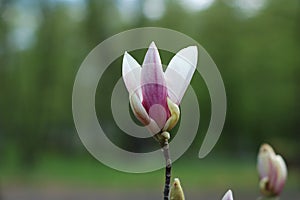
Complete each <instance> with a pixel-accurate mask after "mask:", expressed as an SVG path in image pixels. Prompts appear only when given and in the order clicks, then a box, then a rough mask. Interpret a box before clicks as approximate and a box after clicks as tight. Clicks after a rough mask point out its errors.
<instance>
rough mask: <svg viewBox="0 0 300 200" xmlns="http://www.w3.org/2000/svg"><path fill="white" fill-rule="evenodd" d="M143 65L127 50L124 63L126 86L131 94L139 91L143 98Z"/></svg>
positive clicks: (139, 95)
mask: <svg viewBox="0 0 300 200" xmlns="http://www.w3.org/2000/svg"><path fill="white" fill-rule="evenodd" d="M141 70H142V68H141V66H140V65H139V64H138V62H137V61H136V60H135V59H134V58H133V57H132V56H131V55H129V54H128V53H127V52H125V54H124V57H123V63H122V77H123V80H124V83H125V86H126V88H127V90H128V92H129V96H130V95H132V94H133V93H137V95H138V97H139V98H140V99H141V91H140V90H141V87H140V85H141Z"/></svg>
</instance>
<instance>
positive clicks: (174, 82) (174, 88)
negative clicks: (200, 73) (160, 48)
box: [165, 46, 198, 105]
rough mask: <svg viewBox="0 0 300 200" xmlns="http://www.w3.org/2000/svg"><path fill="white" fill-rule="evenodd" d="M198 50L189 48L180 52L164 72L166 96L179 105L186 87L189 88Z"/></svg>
mask: <svg viewBox="0 0 300 200" xmlns="http://www.w3.org/2000/svg"><path fill="white" fill-rule="evenodd" d="M197 60H198V50H197V47H196V46H190V47H187V48H184V49H182V50H180V51H179V52H178V53H177V54H176V55H175V56H174V57H173V58H172V60H171V61H170V63H169V65H168V68H167V70H166V72H165V79H166V82H167V88H168V95H169V97H170V99H171V100H172V101H173V102H174V103H176V104H177V105H179V103H180V101H181V99H182V97H183V95H184V93H185V91H186V89H187V87H188V86H189V84H190V82H191V79H192V77H193V74H194V72H195V69H196V67H197Z"/></svg>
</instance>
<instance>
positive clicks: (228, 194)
mask: <svg viewBox="0 0 300 200" xmlns="http://www.w3.org/2000/svg"><path fill="white" fill-rule="evenodd" d="M222 200H233V196H232V191H231V190H228V191H227V192H226V194H225V195H224V197H223V198H222Z"/></svg>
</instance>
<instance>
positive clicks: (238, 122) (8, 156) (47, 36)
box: [0, 0, 300, 200]
mask: <svg viewBox="0 0 300 200" xmlns="http://www.w3.org/2000/svg"><path fill="white" fill-rule="evenodd" d="M144 26H159V27H164V28H170V29H174V30H177V31H180V32H182V33H185V34H187V35H188V36H190V37H192V38H194V39H195V40H197V41H198V42H199V43H200V44H201V45H202V46H203V47H204V48H205V49H206V50H207V51H208V52H209V54H210V55H211V57H212V58H213V59H214V61H215V63H216V64H217V66H218V68H219V70H220V72H221V74H222V77H223V80H224V84H225V87H226V92H227V98H228V111H227V118H226V123H225V127H224V130H223V133H222V135H221V138H220V140H219V141H218V143H217V145H216V146H215V148H214V150H213V151H212V152H211V153H210V154H209V155H208V156H207V157H206V158H204V159H201V160H200V159H198V157H197V155H198V150H199V148H200V145H201V143H202V140H203V137H204V134H205V131H206V130H207V126H208V122H209V118H210V99H209V94H208V91H207V88H206V86H205V83H204V81H203V80H202V78H201V76H200V75H199V74H198V75H197V74H196V75H195V76H194V78H193V80H192V87H193V88H194V89H195V90H196V91H197V94H198V99H199V102H200V109H201V120H202V121H201V124H200V129H199V132H198V135H197V138H196V140H195V141H194V143H193V145H192V146H191V147H190V148H189V150H188V151H187V152H186V153H185V154H184V156H183V157H182V158H180V159H179V160H178V161H176V162H175V163H174V165H173V166H174V167H173V170H174V171H173V176H174V177H180V179H181V181H182V184H183V187H184V190H185V192H186V196H187V199H220V197H221V196H222V195H223V193H225V191H226V190H227V189H228V188H231V189H232V190H234V193H235V197H236V199H244V200H247V199H256V197H258V195H259V190H258V177H257V172H256V154H257V152H258V148H259V146H260V145H261V144H262V143H264V142H267V143H269V144H271V145H272V146H273V147H274V148H275V150H276V151H277V152H278V153H280V154H282V155H283V156H284V158H285V160H286V162H287V164H288V169H289V177H288V181H287V185H286V187H285V190H284V192H283V199H299V198H300V157H299V151H300V147H299V139H300V132H299V130H300V127H299V119H300V104H299V102H300V92H299V89H300V87H299V86H300V77H299V76H300V2H299V0H286V1H284V0H173V1H172V0H140V1H139V0H99V1H97V0H43V1H34V0H31V1H30V0H1V1H0V92H1V93H0V94H1V97H0V199H3V200H8V199H12V200H14V199H75V200H76V199H161V198H162V197H161V196H162V188H163V177H164V171H163V170H159V171H156V172H151V173H146V174H126V173H122V172H118V171H115V170H113V169H110V168H109V167H106V166H104V165H102V164H101V163H100V162H98V161H97V160H96V159H94V158H93V157H92V156H91V155H90V154H89V153H88V152H87V150H86V149H85V148H84V146H83V145H82V143H81V141H80V139H79V137H78V135H77V132H76V130H75V126H74V123H73V118H72V108H71V103H72V102H71V98H72V87H73V82H74V79H75V76H76V72H77V70H78V69H79V67H80V64H81V63H82V61H83V60H84V58H85V57H86V56H87V54H88V53H89V52H90V51H91V50H92V49H93V48H94V47H95V46H96V45H97V44H99V43H100V42H102V41H103V40H105V39H107V38H108V37H110V36H112V35H114V34H117V33H119V32H121V31H124V30H128V29H131V28H136V27H144ZM157 45H158V47H159V44H157ZM133 53H134V52H133ZM135 53H136V54H135V57H136V58H137V60H139V62H141V61H142V60H143V56H144V53H145V50H141V51H140V52H135ZM161 53H162V59H163V62H164V63H165V64H167V63H168V62H169V60H170V59H171V57H172V55H170V54H168V53H167V52H161ZM106 73H107V76H106V77H107V78H104V80H103V81H104V83H103V84H102V85H104V87H103V88H101V87H99V88H98V90H99V91H97V96H96V101H97V105H96V108H97V110H98V112H99V113H98V117H99V121H100V122H101V123H103V125H104V126H106V127H108V130H110V131H111V133H107V134H108V137H110V138H111V140H113V141H114V142H115V143H116V144H118V145H120V146H121V147H123V148H125V149H126V148H127V149H132V150H138V151H147V150H149V148H153V146H154V145H156V144H155V142H153V143H151V142H149V141H147V145H144V143H143V141H141V140H133V139H132V138H130V137H126V136H124V134H123V133H119V132H118V131H117V128H116V125H115V123H114V121H113V120H112V117H111V113H110V111H109V110H108V109H107V108H108V107H109V106H108V105H110V101H109V97H110V94H111V90H112V86H111V85H110V84H111V82H110V81H113V80H114V81H115V80H117V79H118V78H119V77H120V76H121V59H118V60H117V61H116V62H114V63H113V64H112V66H111V67H110V68H109V70H107V72H106ZM111 77H113V78H111ZM112 79H113V80H112ZM100 111H101V112H100ZM100 113H101V114H100ZM100 118H101V119H100ZM108 153H109V152H108Z"/></svg>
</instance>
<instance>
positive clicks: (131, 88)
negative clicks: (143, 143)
mask: <svg viewBox="0 0 300 200" xmlns="http://www.w3.org/2000/svg"><path fill="white" fill-rule="evenodd" d="M197 59H198V51H197V47H196V46H190V47H187V48H184V49H182V50H180V51H179V52H178V53H177V54H176V55H175V56H174V57H173V58H172V60H171V61H170V63H169V65H168V67H167V69H166V71H165V72H164V71H163V68H162V63H161V59H160V56H159V52H158V49H157V47H156V46H155V44H154V42H152V43H151V44H150V46H149V49H148V51H147V53H146V55H145V58H144V62H143V64H142V67H141V66H140V65H139V64H138V63H137V61H136V60H135V59H134V58H133V57H132V56H130V55H129V54H128V53H127V52H125V54H124V57H123V64H122V76H123V80H124V83H125V86H126V88H127V90H128V92H129V100H130V106H131V108H132V111H133V113H134V115H135V116H136V118H137V119H138V120H139V121H140V122H141V123H142V124H143V125H145V126H146V127H147V128H148V130H150V132H151V133H152V134H154V135H155V134H157V133H160V132H163V131H169V130H171V129H172V128H173V127H174V126H175V125H176V123H177V122H178V119H179V115H180V111H179V107H178V106H179V104H180V101H181V99H182V97H183V95H184V93H185V91H186V89H187V87H188V85H189V84H190V81H191V79H192V76H193V74H194V71H195V69H196V65H197Z"/></svg>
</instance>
